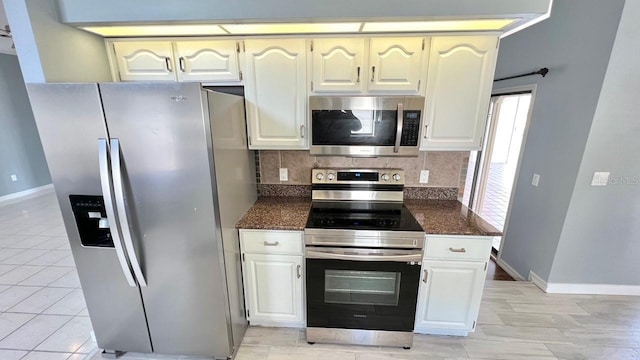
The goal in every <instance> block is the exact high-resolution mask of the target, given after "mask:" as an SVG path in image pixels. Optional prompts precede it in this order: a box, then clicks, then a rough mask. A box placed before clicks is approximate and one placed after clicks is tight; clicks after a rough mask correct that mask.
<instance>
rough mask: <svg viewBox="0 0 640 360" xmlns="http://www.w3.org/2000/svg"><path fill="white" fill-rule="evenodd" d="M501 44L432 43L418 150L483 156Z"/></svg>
mask: <svg viewBox="0 0 640 360" xmlns="http://www.w3.org/2000/svg"><path fill="white" fill-rule="evenodd" d="M497 41H498V39H497V38H496V37H486V36H464V37H462V36H450V37H436V38H433V41H432V43H431V51H430V56H429V66H428V68H429V70H428V73H427V79H428V80H427V90H426V104H425V115H426V116H425V119H426V120H425V127H423V129H422V130H423V139H422V142H421V146H420V150H480V148H481V145H482V137H483V135H484V129H485V126H486V124H487V115H488V114H487V113H488V109H489V100H490V98H491V88H492V86H493V76H494V72H495V65H496V52H497Z"/></svg>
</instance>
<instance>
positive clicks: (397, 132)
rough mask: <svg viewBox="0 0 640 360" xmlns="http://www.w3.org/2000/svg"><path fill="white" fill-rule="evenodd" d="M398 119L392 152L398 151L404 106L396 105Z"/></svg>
mask: <svg viewBox="0 0 640 360" xmlns="http://www.w3.org/2000/svg"><path fill="white" fill-rule="evenodd" d="M397 115H398V118H397V122H396V143H395V144H394V145H393V152H394V153H398V151H400V141H401V140H402V126H403V122H404V104H403V103H398V112H397Z"/></svg>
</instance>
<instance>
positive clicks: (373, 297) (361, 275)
mask: <svg viewBox="0 0 640 360" xmlns="http://www.w3.org/2000/svg"><path fill="white" fill-rule="evenodd" d="M324 279H325V280H324V282H325V284H324V301H325V303H333V304H350V305H389V306H397V305H398V299H399V297H400V273H399V272H387V271H355V270H325V275H324Z"/></svg>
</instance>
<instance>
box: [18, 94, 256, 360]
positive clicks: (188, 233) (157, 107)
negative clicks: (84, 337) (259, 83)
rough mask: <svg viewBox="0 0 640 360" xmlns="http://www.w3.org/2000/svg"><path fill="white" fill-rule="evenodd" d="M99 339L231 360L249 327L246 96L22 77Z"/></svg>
mask: <svg viewBox="0 0 640 360" xmlns="http://www.w3.org/2000/svg"><path fill="white" fill-rule="evenodd" d="M27 87H28V93H29V97H30V100H31V104H32V108H33V112H34V115H35V118H36V123H37V126H38V131H39V134H40V138H41V140H42V144H43V147H44V150H45V155H46V158H47V163H48V165H49V170H50V173H51V177H52V179H53V184H54V187H55V190H56V195H57V197H58V201H59V204H60V209H61V211H62V216H63V218H64V223H65V227H66V230H67V233H68V236H69V241H70V243H71V250H72V252H73V257H74V259H75V262H76V266H77V269H78V275H79V277H80V282H81V284H82V289H83V292H84V296H85V299H86V302H87V308H88V311H89V315H90V318H91V323H92V324H93V329H94V331H95V336H96V339H97V341H98V346H99V347H100V348H102V349H106V350H108V351H109V352H113V351H133V352H143V353H150V352H155V353H159V354H182V355H194V356H206V357H215V358H227V357H229V356H230V355H232V354H233V352H234V350H235V349H236V348H237V347H238V346H239V344H240V341H241V340H242V336H243V335H244V331H245V330H246V326H247V322H246V317H245V311H244V300H243V293H242V283H241V278H242V277H241V275H240V271H241V270H240V253H239V252H240V249H239V241H238V235H237V231H236V230H235V228H234V225H235V222H236V221H237V220H238V219H239V217H241V216H242V214H243V213H244V212H246V210H247V209H248V208H249V207H250V206H251V204H252V203H253V202H254V201H255V199H256V186H255V164H254V157H253V154H252V153H251V152H250V151H248V150H247V143H246V130H245V117H244V100H243V98H242V97H241V96H235V95H229V94H223V93H219V92H215V91H210V90H206V89H203V88H202V87H201V85H200V84H197V83H171V84H168V83H166V84H142V83H135V84H133V83H104V84H102V83H101V84H28V86H27Z"/></svg>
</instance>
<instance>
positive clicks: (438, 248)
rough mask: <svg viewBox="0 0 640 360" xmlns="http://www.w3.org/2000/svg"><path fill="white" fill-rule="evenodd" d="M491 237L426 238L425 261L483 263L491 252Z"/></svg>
mask: <svg viewBox="0 0 640 360" xmlns="http://www.w3.org/2000/svg"><path fill="white" fill-rule="evenodd" d="M491 240H492V238H491V237H484V236H483V237H475V236H462V237H431V236H427V237H426V247H425V251H424V257H425V259H448V260H479V261H485V260H487V259H488V258H489V254H490V252H491Z"/></svg>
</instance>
